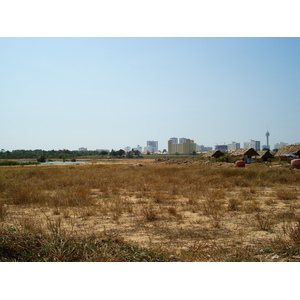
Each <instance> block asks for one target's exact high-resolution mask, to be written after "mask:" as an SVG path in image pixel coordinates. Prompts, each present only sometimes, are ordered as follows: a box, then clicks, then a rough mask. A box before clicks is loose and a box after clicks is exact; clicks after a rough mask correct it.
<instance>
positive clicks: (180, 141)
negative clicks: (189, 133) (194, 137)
mask: <svg viewBox="0 0 300 300" xmlns="http://www.w3.org/2000/svg"><path fill="white" fill-rule="evenodd" d="M186 140H187V139H186V138H180V139H179V144H183V143H185V142H186Z"/></svg>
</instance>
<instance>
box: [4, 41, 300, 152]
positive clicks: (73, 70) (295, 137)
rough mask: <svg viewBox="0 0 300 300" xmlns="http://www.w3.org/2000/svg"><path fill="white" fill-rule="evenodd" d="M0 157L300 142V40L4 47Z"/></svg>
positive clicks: (45, 43) (16, 43) (10, 44)
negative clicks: (175, 143) (182, 144)
mask: <svg viewBox="0 0 300 300" xmlns="http://www.w3.org/2000/svg"><path fill="white" fill-rule="evenodd" d="M0 103H1V118H0V148H4V149H5V150H13V149H45V150H50V149H63V148H66V149H70V150H73V149H78V148H79V147H87V148H88V149H91V150H92V149H100V148H108V149H112V148H113V149H120V148H124V147H126V146H131V147H135V146H137V145H138V144H139V145H141V146H146V141H147V140H157V141H158V145H159V149H164V148H167V141H168V139H169V138H170V137H178V138H180V137H186V138H191V139H193V140H194V141H195V142H196V143H197V144H204V145H205V146H211V147H213V146H214V145H215V144H217V143H218V144H224V143H230V142H232V141H236V142H240V143H241V146H243V142H245V141H249V140H250V139H254V140H260V141H261V144H266V138H265V133H266V131H267V128H268V130H269V132H270V143H271V147H273V145H274V143H277V142H281V141H282V142H286V143H295V142H300V136H299V128H298V124H299V111H300V38H250V37H249V38H205V37H200V38H187V37H184V38H87V37H86V38H0Z"/></svg>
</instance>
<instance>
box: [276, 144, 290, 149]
mask: <svg viewBox="0 0 300 300" xmlns="http://www.w3.org/2000/svg"><path fill="white" fill-rule="evenodd" d="M284 145H288V144H287V143H284V142H280V143H276V144H275V145H274V149H281V148H282V147H283V146H284Z"/></svg>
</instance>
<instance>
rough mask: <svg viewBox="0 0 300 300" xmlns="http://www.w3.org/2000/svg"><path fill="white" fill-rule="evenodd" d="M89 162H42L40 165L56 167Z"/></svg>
mask: <svg viewBox="0 0 300 300" xmlns="http://www.w3.org/2000/svg"><path fill="white" fill-rule="evenodd" d="M89 162H91V161H82V160H80V161H47V162H43V163H41V165H57V164H64V165H68V164H85V163H89Z"/></svg>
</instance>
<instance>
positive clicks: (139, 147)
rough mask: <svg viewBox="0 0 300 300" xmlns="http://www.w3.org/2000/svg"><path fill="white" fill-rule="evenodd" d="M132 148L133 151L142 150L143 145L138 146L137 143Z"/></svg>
mask: <svg viewBox="0 0 300 300" xmlns="http://www.w3.org/2000/svg"><path fill="white" fill-rule="evenodd" d="M132 150H134V151H136V150H137V151H139V152H142V151H143V147H142V146H140V145H137V146H136V147H134V148H132Z"/></svg>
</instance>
